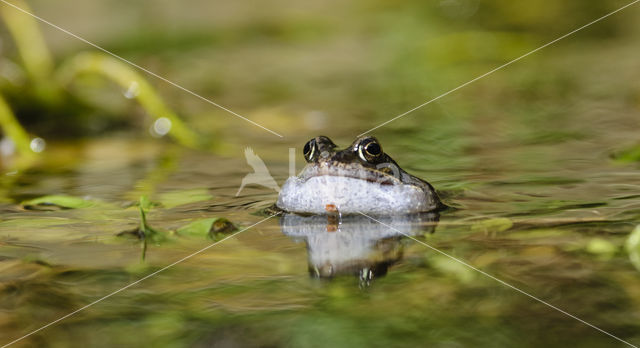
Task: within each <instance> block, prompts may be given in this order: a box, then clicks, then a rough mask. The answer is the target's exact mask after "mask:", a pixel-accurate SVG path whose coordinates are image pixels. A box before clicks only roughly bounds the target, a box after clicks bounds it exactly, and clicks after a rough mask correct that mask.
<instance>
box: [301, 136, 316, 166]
mask: <svg viewBox="0 0 640 348" xmlns="http://www.w3.org/2000/svg"><path fill="white" fill-rule="evenodd" d="M302 153H303V154H304V159H305V160H306V161H307V162H311V161H313V159H314V157H315V154H316V140H315V139H311V140H309V141H307V143H306V144H304V148H303V149H302Z"/></svg>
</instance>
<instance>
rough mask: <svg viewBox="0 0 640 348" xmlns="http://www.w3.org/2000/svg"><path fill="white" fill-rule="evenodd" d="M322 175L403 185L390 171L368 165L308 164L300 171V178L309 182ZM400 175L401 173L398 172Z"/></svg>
mask: <svg viewBox="0 0 640 348" xmlns="http://www.w3.org/2000/svg"><path fill="white" fill-rule="evenodd" d="M322 176H332V177H343V178H351V179H357V180H363V181H367V182H370V183H374V184H380V185H401V184H403V183H402V181H401V180H400V179H399V178H398V177H396V176H394V175H392V174H389V173H385V172H383V171H380V170H378V169H373V168H366V167H357V168H353V167H347V168H344V167H327V166H308V167H306V168H305V169H304V170H303V171H302V173H300V175H299V178H300V179H301V180H302V181H304V182H307V181H308V180H310V179H312V178H316V177H322ZM398 176H399V174H398Z"/></svg>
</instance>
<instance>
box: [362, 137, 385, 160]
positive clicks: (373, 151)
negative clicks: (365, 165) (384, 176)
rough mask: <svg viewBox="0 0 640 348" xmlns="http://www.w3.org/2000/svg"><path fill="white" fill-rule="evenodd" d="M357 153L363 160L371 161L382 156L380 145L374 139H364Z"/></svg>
mask: <svg viewBox="0 0 640 348" xmlns="http://www.w3.org/2000/svg"><path fill="white" fill-rule="evenodd" d="M358 155H359V156H360V158H362V159H363V160H364V161H367V162H372V161H374V160H375V159H377V158H379V157H380V156H382V147H381V146H380V144H379V143H378V141H377V140H376V139H365V140H363V141H362V143H360V146H359V147H358Z"/></svg>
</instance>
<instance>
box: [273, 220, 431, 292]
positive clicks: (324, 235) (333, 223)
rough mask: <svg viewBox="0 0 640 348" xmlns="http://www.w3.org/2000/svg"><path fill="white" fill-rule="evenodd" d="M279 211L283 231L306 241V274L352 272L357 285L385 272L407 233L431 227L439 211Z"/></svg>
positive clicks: (396, 259) (400, 250) (395, 259)
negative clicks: (373, 214)
mask: <svg viewBox="0 0 640 348" xmlns="http://www.w3.org/2000/svg"><path fill="white" fill-rule="evenodd" d="M376 220H378V221H380V222H382V223H383V224H381V223H379V222H377V221H373V220H371V219H369V218H368V217H366V216H363V215H346V216H343V217H342V218H341V219H340V220H337V219H334V218H332V217H331V216H330V215H329V216H322V215H311V216H302V215H298V214H284V216H282V218H281V219H280V226H281V228H282V233H284V234H285V235H287V236H289V237H291V238H292V239H294V240H295V241H299V242H304V243H305V244H306V245H307V253H308V260H309V274H310V275H311V276H312V277H316V278H333V277H336V276H339V275H353V276H357V277H358V278H359V279H360V282H361V284H362V285H370V282H371V281H372V280H373V279H374V278H378V277H381V276H384V275H385V274H386V273H387V270H388V269H389V267H390V266H392V265H393V264H395V263H396V262H399V261H400V260H401V259H402V257H403V250H404V243H402V239H403V238H404V237H406V236H417V235H421V234H425V233H433V232H434V231H435V228H436V225H437V223H438V214H437V213H434V212H431V213H420V214H406V215H389V216H381V217H377V218H376Z"/></svg>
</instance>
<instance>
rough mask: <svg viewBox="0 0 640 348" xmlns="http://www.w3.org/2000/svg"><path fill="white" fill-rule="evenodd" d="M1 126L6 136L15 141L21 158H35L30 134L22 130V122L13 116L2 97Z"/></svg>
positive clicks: (0, 105)
mask: <svg viewBox="0 0 640 348" xmlns="http://www.w3.org/2000/svg"><path fill="white" fill-rule="evenodd" d="M0 126H1V127H2V130H3V131H4V134H5V135H6V136H8V137H9V138H10V139H11V141H13V143H14V144H15V147H16V150H17V152H18V154H19V155H20V156H25V157H33V156H35V153H34V152H33V151H31V147H30V143H31V139H30V138H29V134H27V132H26V131H25V130H24V128H22V125H20V122H18V120H17V119H16V117H15V116H14V115H13V111H11V108H10V107H9V105H8V104H7V102H6V101H5V100H4V98H2V96H0Z"/></svg>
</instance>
